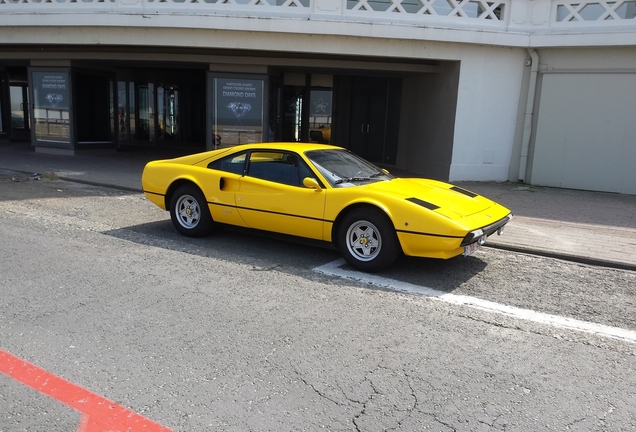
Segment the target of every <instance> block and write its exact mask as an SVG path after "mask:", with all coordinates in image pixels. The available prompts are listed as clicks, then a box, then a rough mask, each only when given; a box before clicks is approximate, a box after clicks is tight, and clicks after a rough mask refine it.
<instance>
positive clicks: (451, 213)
mask: <svg viewBox="0 0 636 432" xmlns="http://www.w3.org/2000/svg"><path fill="white" fill-rule="evenodd" d="M142 186H143V190H144V193H145V195H146V197H147V198H148V199H149V200H150V201H151V202H153V203H154V204H156V205H157V206H159V207H161V208H162V209H164V210H169V211H170V216H171V218H172V223H173V224H174V226H175V228H176V229H177V230H178V231H179V232H180V233H182V234H184V235H186V236H191V237H200V236H204V235H206V234H208V233H209V232H210V231H211V229H212V228H213V227H214V226H216V225H217V224H226V225H234V226H239V227H245V228H252V229H256V230H264V231H270V232H275V233H281V234H288V235H293V236H299V237H305V238H309V239H314V240H320V241H323V242H328V243H332V244H333V245H335V246H336V247H337V248H338V249H339V250H340V252H341V253H342V255H343V257H344V258H345V260H346V261H347V262H348V263H349V264H350V265H351V266H353V267H355V268H357V269H359V270H363V271H370V272H373V271H378V270H382V269H385V268H387V267H388V266H390V265H391V264H392V263H393V262H394V261H395V259H396V258H397V257H398V256H399V255H400V254H401V253H404V254H406V255H410V256H418V257H431V258H451V257H454V256H457V255H462V254H464V255H468V254H470V253H472V252H473V251H474V250H475V249H477V247H478V246H480V245H481V244H483V243H484V242H485V241H486V238H487V237H488V236H489V235H491V234H493V233H495V232H497V233H498V234H501V233H502V232H503V227H504V225H506V223H508V221H509V220H510V219H511V218H512V214H511V213H510V210H508V209H507V208H505V207H503V206H501V205H499V204H497V203H495V202H493V201H491V200H489V199H487V198H484V197H482V196H480V195H477V194H475V193H472V192H470V191H467V190H465V189H462V188H459V187H456V186H453V185H450V184H447V183H443V182H439V181H435V180H427V179H421V178H397V177H394V176H392V175H391V174H389V173H388V171H386V170H383V169H380V168H378V167H376V166H375V165H373V164H371V163H369V162H367V161H366V160H364V159H362V158H360V157H358V156H356V155H355V154H353V153H351V152H349V151H348V150H345V149H343V148H340V147H335V146H331V145H322V144H299V143H262V144H248V145H239V146H235V147H231V148H223V149H219V150H213V151H208V152H205V153H199V154H194V155H189V156H184V157H179V158H176V159H169V160H158V161H152V162H149V163H148V164H147V165H146V167H145V168H144V172H143V175H142Z"/></svg>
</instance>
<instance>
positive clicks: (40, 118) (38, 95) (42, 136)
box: [32, 71, 71, 143]
mask: <svg viewBox="0 0 636 432" xmlns="http://www.w3.org/2000/svg"><path fill="white" fill-rule="evenodd" d="M32 86H33V102H34V103H33V123H34V133H35V139H36V140H38V141H54V142H62V143H68V142H70V109H71V90H70V80H69V73H68V72H67V71H34V72H33V73H32Z"/></svg>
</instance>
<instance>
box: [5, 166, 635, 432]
mask: <svg viewBox="0 0 636 432" xmlns="http://www.w3.org/2000/svg"><path fill="white" fill-rule="evenodd" d="M15 180H17V181H15ZM338 258H339V256H338V253H337V252H335V251H332V250H329V249H322V248H316V247H311V246H307V245H303V244H299V243H292V242H287V241H282V240H280V239H272V238H268V237H263V236H254V235H249V234H246V233H242V232H235V231H227V230H224V231H221V232H219V233H216V234H214V235H212V236H210V237H207V238H204V239H189V238H185V237H181V236H180V235H178V234H177V233H176V232H175V230H174V229H173V228H172V226H171V223H170V220H169V215H168V214H167V213H166V212H163V211H161V210H159V209H157V208H155V207H154V206H153V205H151V204H150V203H148V202H147V201H146V200H145V198H144V197H143V196H142V195H141V194H136V193H129V192H122V191H117V190H112V189H107V188H100V187H95V186H87V185H80V184H75V183H69V182H64V181H60V180H56V179H41V180H39V181H35V180H33V179H29V178H26V177H24V176H16V175H15V174H13V173H10V172H0V274H1V275H2V278H1V279H0V293H1V297H0V350H4V351H6V352H9V353H11V354H13V355H15V356H17V357H19V358H22V359H25V360H26V361H28V362H31V363H33V364H35V365H37V366H39V367H41V368H43V369H45V370H47V371H49V372H50V373H52V374H54V375H56V376H59V377H63V378H64V379H66V380H68V381H69V382H71V383H73V384H76V385H78V386H81V387H83V388H85V389H88V390H90V391H91V392H94V393H95V394H97V395H100V396H102V397H104V398H107V399H109V400H111V401H114V402H116V403H117V404H120V405H122V406H124V407H127V408H129V409H130V410H132V411H134V412H136V413H138V414H141V415H142V416H144V417H146V418H148V419H150V420H152V421H154V422H157V423H159V424H161V425H163V426H165V427H166V428H169V429H172V430H178V431H208V430H214V431H248V430H249V431H297V430H308V431H313V430H354V431H355V430H357V431H380V430H395V431H420V430H436V431H446V430H462V431H463V430H466V431H482V430H484V431H486V430H488V431H490V430H523V431H527V430H532V431H543V430H546V431H547V430H585V431H589V430H603V431H606V430H611V431H614V430H616V431H620V430H626V431H627V430H634V429H635V428H636V374H635V369H636V343H634V342H632V341H629V340H620V339H615V338H612V337H606V336H603V335H598V334H590V333H588V332H584V331H577V330H570V329H566V328H563V327H559V326H555V325H553V324H552V323H550V322H537V321H532V320H525V319H519V318H517V317H515V316H510V315H507V314H503V313H496V312H492V311H484V310H482V309H480V308H476V307H472V306H471V305H470V304H464V305H457V304H452V303H449V302H445V301H439V300H437V299H432V298H429V297H425V296H421V295H416V294H409V293H402V292H396V291H393V290H392V289H391V287H386V286H378V285H375V284H373V283H372V282H369V281H368V280H367V279H365V278H364V277H362V278H361V279H360V280H350V279H343V278H340V277H337V276H332V275H328V274H325V273H321V272H318V271H316V270H315V269H316V268H317V267H320V266H323V265H326V264H329V263H331V262H333V261H334V260H336V259H338ZM345 270H346V269H345ZM379 276H381V277H382V278H384V279H383V280H391V281H395V282H396V284H398V285H399V284H408V285H409V286H420V287H426V288H431V289H434V290H437V291H440V292H443V293H449V294H452V295H456V296H467V297H468V298H472V299H477V300H487V301H491V302H496V303H497V304H501V305H506V306H513V307H516V308H522V309H523V310H530V311H536V312H539V313H542V314H549V315H550V316H558V317H562V318H563V319H566V320H567V319H571V320H578V321H581V322H589V323H596V324H601V325H604V326H608V327H611V328H616V329H624V330H626V331H628V332H632V333H633V332H634V331H636V318H635V316H636V314H635V313H634V312H635V310H636V298H635V293H634V290H635V288H636V274H635V273H633V272H627V271H620V270H609V269H603V268H593V267H586V266H582V265H577V264H572V263H567V262H563V261H558V260H553V259H546V258H539V257H534V256H528V255H521V254H515V253H510V252H504V251H497V250H493V249H487V248H483V249H482V250H480V251H478V252H477V253H476V254H475V255H474V256H471V257H468V258H460V259H454V260H450V261H436V260H422V259H407V258H404V259H401V260H400V261H399V262H398V263H397V264H396V265H395V266H394V267H392V268H391V269H390V270H389V271H386V272H383V273H382V274H380V275H379ZM477 300H475V301H477ZM469 303H470V302H469ZM80 417H81V415H80V414H79V413H78V412H76V411H74V410H73V409H70V408H68V407H67V406H65V405H63V404H61V403H59V401H58V400H56V399H54V398H50V397H47V396H44V395H42V394H40V393H39V392H37V391H35V390H33V389H31V388H29V387H28V386H25V385H23V384H22V383H20V382H18V381H16V380H15V379H12V378H10V377H8V376H6V375H2V374H0V431H22V430H24V431H36V430H37V431H39V430H47V431H75V430H78V425H79V424H80V421H81V419H80Z"/></svg>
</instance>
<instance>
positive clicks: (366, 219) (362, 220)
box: [338, 208, 400, 272]
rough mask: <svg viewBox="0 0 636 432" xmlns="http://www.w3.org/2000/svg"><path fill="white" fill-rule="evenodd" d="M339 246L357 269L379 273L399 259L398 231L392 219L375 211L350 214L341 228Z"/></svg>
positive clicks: (359, 211) (345, 257)
mask: <svg viewBox="0 0 636 432" xmlns="http://www.w3.org/2000/svg"><path fill="white" fill-rule="evenodd" d="M338 247H339V249H340V253H341V254H342V256H343V257H344V259H345V260H346V261H347V262H348V263H349V264H350V265H351V266H352V267H354V268H356V269H358V270H362V271H367V272H376V271H380V270H384V269H386V268H387V267H389V266H390V265H391V264H393V262H394V261H395V260H396V259H397V257H398V256H399V251H400V249H399V244H398V240H397V238H396V236H395V229H394V228H393V225H392V224H391V222H390V221H389V220H388V218H387V217H386V216H385V215H384V214H383V213H381V212H380V210H377V209H373V208H365V209H356V210H353V211H352V212H350V213H349V214H347V215H346V216H345V217H344V218H343V220H342V222H341V223H340V226H339V229H338Z"/></svg>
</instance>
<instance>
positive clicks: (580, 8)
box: [554, 0, 636, 24]
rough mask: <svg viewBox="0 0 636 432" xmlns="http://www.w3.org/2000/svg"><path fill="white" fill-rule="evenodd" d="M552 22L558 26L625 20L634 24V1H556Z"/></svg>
mask: <svg viewBox="0 0 636 432" xmlns="http://www.w3.org/2000/svg"><path fill="white" fill-rule="evenodd" d="M554 5H555V7H554V22H555V23H559V24H568V23H580V22H596V23H599V22H601V23H607V24H614V23H619V22H621V21H623V24H624V23H625V22H627V20H632V22H634V17H636V1H634V0H614V1H604V0H595V1H556V2H554Z"/></svg>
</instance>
